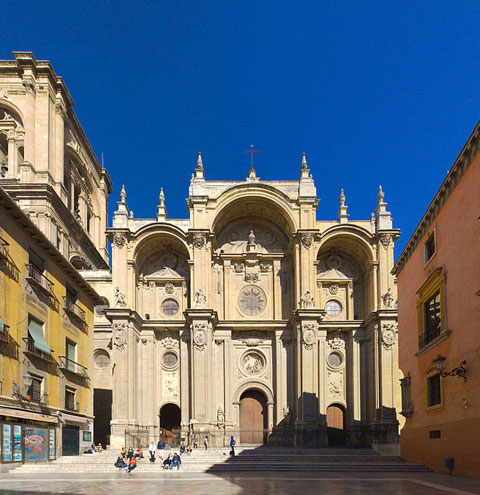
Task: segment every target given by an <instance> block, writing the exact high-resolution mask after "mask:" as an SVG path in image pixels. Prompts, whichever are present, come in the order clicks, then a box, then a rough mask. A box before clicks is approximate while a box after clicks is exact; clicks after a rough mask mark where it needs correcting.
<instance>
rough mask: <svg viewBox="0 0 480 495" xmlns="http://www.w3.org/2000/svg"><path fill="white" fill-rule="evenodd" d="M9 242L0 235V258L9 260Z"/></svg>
mask: <svg viewBox="0 0 480 495" xmlns="http://www.w3.org/2000/svg"><path fill="white" fill-rule="evenodd" d="M8 246H9V244H8V242H7V241H6V240H5V239H4V238H3V237H0V259H1V260H7V259H8Z"/></svg>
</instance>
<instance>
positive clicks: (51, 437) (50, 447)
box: [48, 430, 55, 459]
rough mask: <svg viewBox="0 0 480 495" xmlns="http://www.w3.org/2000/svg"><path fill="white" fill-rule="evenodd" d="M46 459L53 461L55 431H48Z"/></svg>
mask: <svg viewBox="0 0 480 495" xmlns="http://www.w3.org/2000/svg"><path fill="white" fill-rule="evenodd" d="M48 458H49V459H55V430H49V442H48Z"/></svg>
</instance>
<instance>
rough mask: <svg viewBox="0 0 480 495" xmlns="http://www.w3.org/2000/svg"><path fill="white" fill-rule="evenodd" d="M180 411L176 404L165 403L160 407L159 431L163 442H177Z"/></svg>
mask: <svg viewBox="0 0 480 495" xmlns="http://www.w3.org/2000/svg"><path fill="white" fill-rule="evenodd" d="M181 418H182V416H181V411H180V408H179V407H178V406H177V405H176V404H165V405H163V406H162V407H161V409H160V432H161V436H162V440H164V441H165V443H169V444H176V443H178V440H179V438H178V436H179V432H180V422H181Z"/></svg>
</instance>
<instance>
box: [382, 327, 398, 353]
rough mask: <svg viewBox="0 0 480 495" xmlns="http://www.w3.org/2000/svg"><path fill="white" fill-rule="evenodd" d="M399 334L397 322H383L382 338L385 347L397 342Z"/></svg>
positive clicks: (387, 347)
mask: <svg viewBox="0 0 480 495" xmlns="http://www.w3.org/2000/svg"><path fill="white" fill-rule="evenodd" d="M396 334H397V324H396V323H383V324H382V331H381V334H380V340H381V342H382V345H383V347H385V349H390V348H391V347H392V346H393V344H395V340H396Z"/></svg>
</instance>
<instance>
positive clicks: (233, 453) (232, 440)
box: [230, 436, 237, 457]
mask: <svg viewBox="0 0 480 495" xmlns="http://www.w3.org/2000/svg"><path fill="white" fill-rule="evenodd" d="M236 443H237V442H235V438H233V436H231V437H230V455H231V456H232V457H235V444H236Z"/></svg>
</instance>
